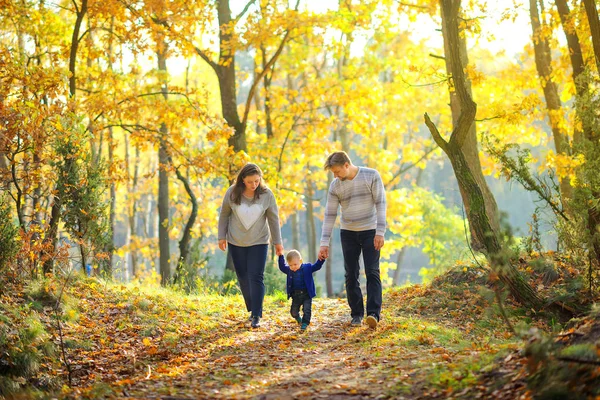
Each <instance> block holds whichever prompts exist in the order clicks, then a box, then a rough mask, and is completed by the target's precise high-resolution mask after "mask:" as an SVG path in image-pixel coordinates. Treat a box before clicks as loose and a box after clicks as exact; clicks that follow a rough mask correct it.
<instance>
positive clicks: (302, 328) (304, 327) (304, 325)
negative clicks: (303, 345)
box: [300, 322, 308, 331]
mask: <svg viewBox="0 0 600 400" xmlns="http://www.w3.org/2000/svg"><path fill="white" fill-rule="evenodd" d="M306 328H308V324H307V323H306V322H305V323H303V324H302V326H301V327H300V330H303V331H305V330H306Z"/></svg>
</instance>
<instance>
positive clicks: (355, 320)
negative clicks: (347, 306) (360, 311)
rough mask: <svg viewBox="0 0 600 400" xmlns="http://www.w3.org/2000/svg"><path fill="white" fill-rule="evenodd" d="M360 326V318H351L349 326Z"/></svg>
mask: <svg viewBox="0 0 600 400" xmlns="http://www.w3.org/2000/svg"><path fill="white" fill-rule="evenodd" d="M360 324H362V317H352V321H351V322H350V325H352V326H360Z"/></svg>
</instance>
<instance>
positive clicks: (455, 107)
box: [441, 11, 500, 250]
mask: <svg viewBox="0 0 600 400" xmlns="http://www.w3.org/2000/svg"><path fill="white" fill-rule="evenodd" d="M441 16H442V36H443V38H444V53H445V57H444V60H445V63H446V71H447V73H448V76H452V65H451V60H450V57H449V56H448V54H449V53H450V49H449V47H448V46H449V43H450V40H449V38H448V34H449V32H448V24H449V23H455V22H456V21H449V20H448V17H447V16H446V15H444V12H443V11H442V13H441ZM456 18H458V15H457V17H456ZM457 45H458V49H457V51H458V52H457V54H456V57H457V61H458V62H459V63H460V66H461V68H462V70H464V69H465V68H466V67H467V64H468V63H469V59H468V55H467V41H466V39H465V37H464V35H460V34H459V36H458V43H457ZM465 90H466V91H467V93H468V94H469V96H470V97H472V91H471V81H470V80H469V78H468V77H467V76H465ZM450 111H451V112H452V123H453V125H454V126H456V124H457V123H458V119H459V117H460V115H461V111H462V105H461V101H460V99H459V98H458V94H457V93H456V91H450ZM464 140H465V144H464V146H463V152H464V155H465V158H466V160H467V162H468V164H469V166H470V168H471V171H472V173H473V177H474V178H475V180H476V182H477V184H478V185H479V187H480V188H481V191H482V193H483V197H484V201H485V208H486V210H487V215H488V216H489V218H490V223H491V226H492V230H493V231H494V232H495V233H496V234H497V233H498V232H499V230H500V221H499V219H498V205H497V204H496V199H495V198H494V195H493V193H492V191H491V190H490V188H489V187H488V185H487V183H486V181H485V178H484V176H483V172H482V170H481V162H480V160H479V146H478V143H477V129H476V126H475V122H473V123H472V124H471V126H470V127H469V130H468V132H467V135H466V137H465V139H464ZM461 195H462V199H463V203H464V205H465V209H466V210H468V209H469V207H471V204H470V203H469V198H468V196H464V195H463V194H462V193H461ZM465 199H466V200H465ZM471 242H472V245H473V248H474V249H476V250H480V249H481V243H480V242H479V240H478V238H477V236H476V235H471Z"/></svg>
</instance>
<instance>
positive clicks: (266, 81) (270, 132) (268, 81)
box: [261, 45, 273, 139]
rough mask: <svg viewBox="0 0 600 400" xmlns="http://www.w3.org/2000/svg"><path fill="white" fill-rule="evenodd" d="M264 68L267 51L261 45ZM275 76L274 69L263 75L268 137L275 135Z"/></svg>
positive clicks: (264, 66)
mask: <svg viewBox="0 0 600 400" xmlns="http://www.w3.org/2000/svg"><path fill="white" fill-rule="evenodd" d="M261 51H262V64H263V70H265V69H267V51H266V50H265V48H264V46H262V45H261ZM272 78H273V70H271V73H270V74H269V73H268V72H267V73H265V75H264V76H263V87H264V89H265V125H266V129H267V139H270V138H272V137H273V121H271V94H270V90H271V79H272Z"/></svg>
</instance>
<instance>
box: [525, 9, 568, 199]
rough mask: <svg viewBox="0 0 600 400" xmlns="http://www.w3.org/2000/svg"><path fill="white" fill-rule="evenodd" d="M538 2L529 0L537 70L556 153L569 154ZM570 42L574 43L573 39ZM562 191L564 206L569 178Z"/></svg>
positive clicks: (549, 51) (562, 182) (563, 181)
mask: <svg viewBox="0 0 600 400" xmlns="http://www.w3.org/2000/svg"><path fill="white" fill-rule="evenodd" d="M563 1H565V0H563ZM537 2H538V0H529V17H530V20H531V28H532V30H533V49H534V52H535V66H536V68H537V72H538V75H539V77H540V83H541V85H542V89H543V91H544V98H545V99H546V108H547V110H548V118H549V120H550V128H551V129H552V137H553V138H554V147H555V149H556V153H557V154H568V153H569V143H568V140H567V137H566V135H565V133H564V132H563V131H562V130H561V128H560V127H561V126H562V123H561V122H562V120H563V115H562V111H561V108H562V105H561V102H560V96H559V94H558V88H557V87H556V83H555V82H554V81H553V80H552V58H551V50H550V44H549V43H548V39H547V38H546V37H544V36H543V33H542V32H543V30H542V23H541V19H540V14H539V11H538V7H537ZM556 3H557V6H558V4H559V3H560V1H557V2H556ZM565 5H566V4H565ZM558 9H559V11H561V9H562V8H561V7H558ZM563 11H564V10H563ZM561 18H562V15H561ZM565 33H566V31H565ZM570 44H573V43H572V41H571V42H570ZM572 56H573V55H572ZM560 191H561V195H562V196H561V197H562V200H563V208H564V206H565V200H567V199H568V198H571V197H572V192H573V189H572V187H571V185H570V183H569V179H568V178H565V179H560Z"/></svg>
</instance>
